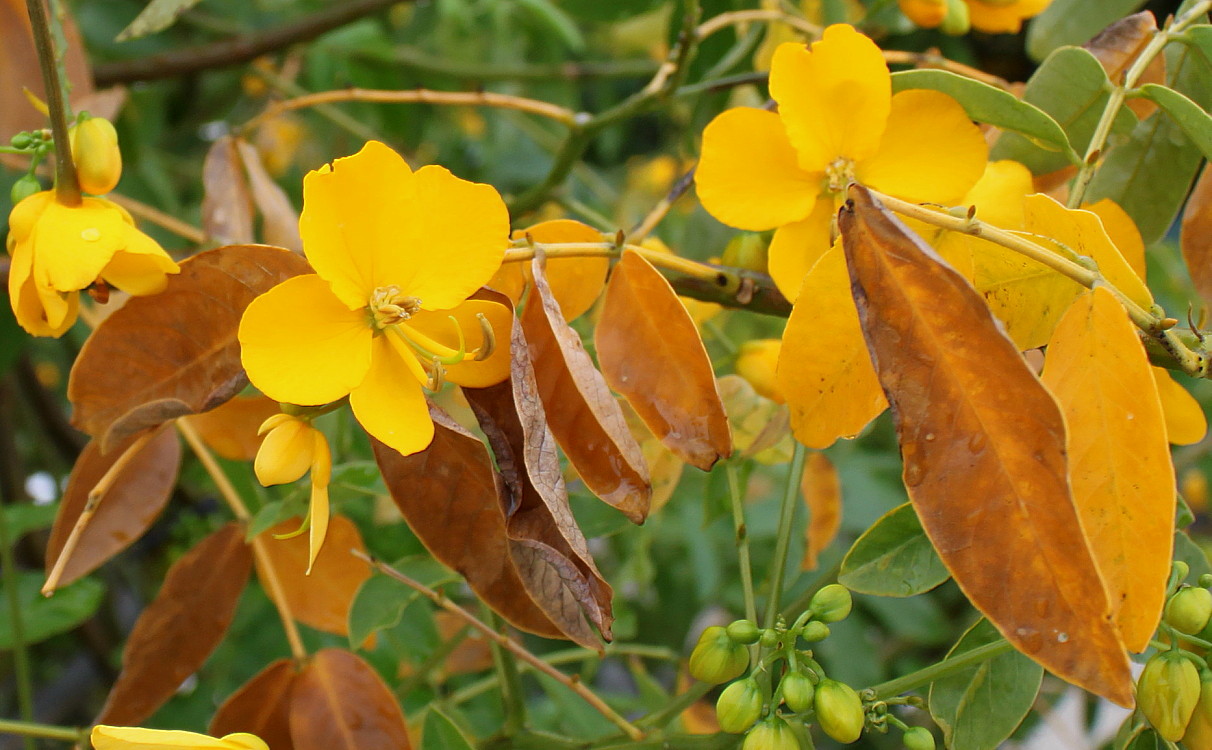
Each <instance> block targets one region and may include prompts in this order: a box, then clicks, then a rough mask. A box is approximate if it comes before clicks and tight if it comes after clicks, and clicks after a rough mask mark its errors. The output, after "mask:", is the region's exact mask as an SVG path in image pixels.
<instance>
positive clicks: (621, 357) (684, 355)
mask: <svg viewBox="0 0 1212 750" xmlns="http://www.w3.org/2000/svg"><path fill="white" fill-rule="evenodd" d="M594 343H595V345H596V348H597V353H598V361H599V362H600V363H601V365H602V374H603V375H605V376H606V382H607V383H609V384H610V387H611V388H613V389H614V390H616V391H618V392H619V393H621V394H622V395H623V396H624V397H625V398H626V399H627V401H628V403H630V404H631V406H632V407H633V408H634V409H635V411H636V413H637V414H639V415H640V418H641V419H643V420H644V424H646V425H648V427H649V429H651V430H652V433H653V434H654V435H656V436H657V437H658V438H660V439H661V441H662V442H664V443H665V444H666V445H667V446H669V449H670V450H672V451H673V452H674V453H676V454H678V456H679V457H681V458H682V459H683V460H684V461H686V462H687V463H689V464H693V465H694V466H697V467H698V468H700V469H702V470H703V471H707V470H709V469H710V468H711V467H712V466H713V465H715V462H716V461H718V460H719V459H721V458H727V457H728V456H729V455H731V454H732V435H731V433H730V432H729V429H728V417H727V415H726V414H725V413H724V405H723V404H722V403H721V402H720V394H719V391H718V390H717V388H716V383H715V373H714V372H713V371H712V368H711V360H710V359H708V357H707V350H706V349H705V348H704V347H703V340H702V339H701V338H699V332H698V329H696V328H695V325H694V321H693V320H691V319H690V314H689V313H687V312H686V308H685V307H684V306H683V305H682V303H681V302H680V301H679V300H678V297H677V294H675V293H674V291H673V287H672V286H670V285H669V282H668V281H666V280H665V277H664V276H662V275H661V274H660V273H659V272H658V271H657V270H656V269H655V268H653V267H652V264H651V263H649V262H648V261H647V260H645V259H644V257H643V256H641V255H639V254H638V253H635V252H632V251H630V250H627V251H624V252H623V257H622V259H621V260H620V261H619V263H618V265H616V266H615V267H614V271H613V272H612V273H611V275H610V281H609V282H607V284H606V301H605V303H604V304H603V306H602V316H601V318H600V319H599V321H598V326H597V330H596V331H595V333H594Z"/></svg>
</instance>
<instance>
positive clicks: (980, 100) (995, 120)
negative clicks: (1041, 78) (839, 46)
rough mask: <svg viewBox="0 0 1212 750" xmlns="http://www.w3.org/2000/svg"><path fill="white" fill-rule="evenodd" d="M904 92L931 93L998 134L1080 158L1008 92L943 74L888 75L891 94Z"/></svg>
mask: <svg viewBox="0 0 1212 750" xmlns="http://www.w3.org/2000/svg"><path fill="white" fill-rule="evenodd" d="M906 89H931V90H932V91H938V92H941V93H944V94H947V95H948V96H950V97H951V98H952V99H955V100H956V101H957V102H959V103H960V106H961V107H963V108H964V111H965V112H966V113H968V117H970V118H972V119H973V120H976V121H977V122H983V123H986V124H988V125H994V126H996V127H999V128H1001V129H1002V130H1009V131H1014V132H1016V133H1022V134H1023V135H1025V136H1026V137H1027V138H1029V139H1031V140H1032V141H1034V142H1036V143H1037V144H1039V145H1045V146H1046V147H1050V148H1052V149H1055V150H1058V151H1061V152H1065V153H1068V154H1069V159H1070V161H1075V162H1080V159H1081V157H1079V156H1078V155H1077V154H1076V153H1074V152H1073V149H1072V148H1071V147H1070V146H1069V139H1068V137H1066V136H1065V131H1064V130H1063V129H1062V128H1061V126H1060V125H1058V124H1057V122H1056V120H1053V119H1052V118H1051V117H1050V116H1049V115H1048V114H1047V113H1046V112H1044V111H1043V110H1041V109H1040V108H1039V107H1036V106H1035V105H1033V104H1030V103H1028V102H1025V101H1023V100H1021V99H1018V98H1017V97H1015V96H1014V95H1013V94H1011V93H1010V92H1008V91H1003V90H1002V89H999V88H997V87H996V86H990V85H989V84H987V83H982V82H981V81H977V80H975V79H972V78H966V77H964V76H961V75H956V74H955V73H952V72H950V71H947V70H903V71H901V72H899V73H893V74H892V93H894V94H895V93H897V92H899V91H904V90H906Z"/></svg>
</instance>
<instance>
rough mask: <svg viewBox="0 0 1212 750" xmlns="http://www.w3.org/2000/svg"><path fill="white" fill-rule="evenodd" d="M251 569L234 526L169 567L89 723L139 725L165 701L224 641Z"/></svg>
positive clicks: (240, 534)
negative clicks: (103, 700) (100, 705)
mask: <svg viewBox="0 0 1212 750" xmlns="http://www.w3.org/2000/svg"><path fill="white" fill-rule="evenodd" d="M251 567H252V553H251V552H250V551H249V549H248V545H247V544H245V543H244V531H243V529H242V528H241V527H240V526H239V525H237V524H235V523H229V524H227V525H226V526H224V527H223V528H221V529H219V530H218V531H216V532H215V533H213V534H211V535H210V536H208V537H206V538H205V539H203V540H202V541H201V542H198V544H197V545H195V546H194V548H193V549H191V550H190V551H189V552H187V553H185V555H184V556H182V557H181V559H179V560H177V562H175V563H173V566H172V567H171V568H169V570H168V575H166V576H165V577H164V584H163V585H162V586H161V587H160V592H159V593H158V594H156V598H155V599H154V600H153V601H152V603H151V604H149V605H148V606H147V609H145V610H143V613H142V614H141V615H139V619H138V621H137V622H136V623H135V627H134V629H133V630H132V631H131V634H130V638H128V639H127V641H126V648H125V650H124V651H123V652H122V672H121V674H119V675H118V681H117V682H115V683H114V687H113V689H112V690H110V693H109V698H108V699H107V700H106V702H105V706H104V707H103V708H102V709H101V714H100V715H99V716H98V717H97V720H96V722H95V723H97V724H115V725H118V726H133V725H136V724H140V723H142V722H143V720H144V719H146V718H147V717H149V716H151V715H152V714H153V713H155V711H156V709H158V708H159V707H160V706H162V705H163V704H164V702H165V701H167V700H168V699H169V698H171V697H172V696H173V694H174V693H176V692H177V688H178V687H180V685H181V683H182V681H184V680H185V678H186V677H189V676H190V675H191V674H193V673H194V672H196V671H198V668H199V667H201V666H202V664H203V663H204V662H205V661H206V659H207V657H208V656H210V654H211V652H212V651H214V650H215V647H216V646H218V645H219V641H221V640H223V634H224V633H226V632H227V627H228V626H229V625H231V620H232V617H233V616H234V615H235V612H236V602H238V601H239V599H240V594H241V592H243V591H244V584H245V583H246V582H247V581H248V571H249V569H250V568H251Z"/></svg>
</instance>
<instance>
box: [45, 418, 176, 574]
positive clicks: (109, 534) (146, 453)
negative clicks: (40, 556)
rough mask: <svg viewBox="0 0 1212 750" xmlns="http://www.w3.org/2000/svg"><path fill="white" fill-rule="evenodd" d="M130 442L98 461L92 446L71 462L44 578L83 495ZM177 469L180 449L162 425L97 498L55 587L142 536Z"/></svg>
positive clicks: (166, 495)
mask: <svg viewBox="0 0 1212 750" xmlns="http://www.w3.org/2000/svg"><path fill="white" fill-rule="evenodd" d="M136 439H137V438H136V437H134V436H132V437H129V438H127V439H126V440H123V441H122V443H121V444H119V445H117V446H115V450H112V451H110V452H109V453H108V454H106V455H104V456H103V455H101V451H100V450H98V448H97V441H96V440H93V441H90V442H89V444H88V445H87V446H85V448H84V450H83V451H82V452H81V453H80V457H79V458H77V459H76V465H75V466H73V467H72V473H71V477H70V478H69V479H68V480H67V490H65V491H64V493H63V501H62V502H61V503H60V505H59V513H58V514H57V515H56V516H55V525H54V527H53V528H52V529H51V535H50V541H49V542H47V545H46V570H47V572H48V573H49V572H50V570H51V569H52V568H53V567H54V566H55V563H56V561H58V559H59V554H60V552H61V551H62V550H63V545H64V543H65V542H66V541H67V538H68V536H69V535H71V532H72V528H73V527H74V526H75V525H76V519H78V518H79V517H80V514H81V513H82V512H83V511H84V506H85V504H86V503H87V502H88V495H89V493H90V492H91V491H92V489H93V487H94V486H96V484H97V481H98V480H100V479H101V478H102V477H103V476H105V473H106V472H107V471H109V468H110V467H111V466H113V465H114V464H115V463H116V462H117V461H118V460H119V459H120V458H121V457H122V456H123V454H125V453H126V451H127V450H128V449H129V448H130V447H131V444H132V443H134V442H135V440H136ZM180 468H181V443H180V442H179V441H178V440H177V433H176V431H174V430H173V429H172V426H171V425H165V426H163V427H161V428H160V429H159V431H158V432H157V433H156V435H155V436H153V437H152V438H151V439H150V440H149V441H148V442H147V443H144V444H143V445H142V447H139V448H137V450H136V452H135V453H134V455H132V456H131V457H130V458H129V459H128V462H127V463H126V465H125V466H124V467H123V468H122V469H121V471H120V472H119V473H118V475H117V477H116V479H115V480H114V483H113V484H112V485H111V486H110V488H109V491H107V492H106V493H105V494H103V495H102V496H101V499H100V502H99V503H98V505H97V510H96V512H95V513H94V514H93V517H92V518H91V519H90V520H89V522H88V525H87V526H85V527H84V531H82V532H81V534H80V537H79V542H78V543H77V544H76V548H75V551H74V552H72V555H71V558H70V559H68V561H67V564H66V566H65V567H64V568H63V573H62V574H61V578H60V579H59V586H66V585H67V584H69V583H71V582H72V581H75V580H77V579H79V578H82V577H84V576H86V575H88V574H89V573H91V572H93V571H94V570H96V569H97V568H98V567H100V566H101V564H102V563H104V562H105V561H107V560H109V559H110V558H111V557H113V556H114V555H116V554H118V553H119V552H121V551H122V550H124V549H126V548H127V547H129V546H130V545H131V543H132V542H134V541H135V540H136V539H138V538H139V537H141V536H143V534H144V532H146V531H147V529H148V528H149V527H150V526H151V525H152V523H153V522H154V521H155V520H156V518H157V517H158V516H159V515H160V511H162V510H164V506H165V504H167V503H168V498H169V496H170V495H172V491H173V486H174V485H176V483H177V471H178V470H179V469H180Z"/></svg>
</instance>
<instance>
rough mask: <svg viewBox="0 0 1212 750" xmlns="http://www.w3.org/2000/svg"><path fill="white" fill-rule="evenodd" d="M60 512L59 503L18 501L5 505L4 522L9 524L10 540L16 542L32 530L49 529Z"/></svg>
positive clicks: (0, 511) (2, 511) (3, 510)
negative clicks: (38, 503) (35, 503)
mask: <svg viewBox="0 0 1212 750" xmlns="http://www.w3.org/2000/svg"><path fill="white" fill-rule="evenodd" d="M58 512H59V504H58V503H53V504H50V505H34V504H33V503H18V504H17V505H8V506H5V507H4V508H3V509H2V510H0V513H4V523H5V524H7V526H8V536H9V539H10V541H13V542H16V541H17V540H18V539H20V538H21V537H23V536H25V535H26V534H28V533H29V532H31V531H38V530H40V529H49V528H50V527H51V526H53V525H54V523H55V514H56V513H58Z"/></svg>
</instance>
